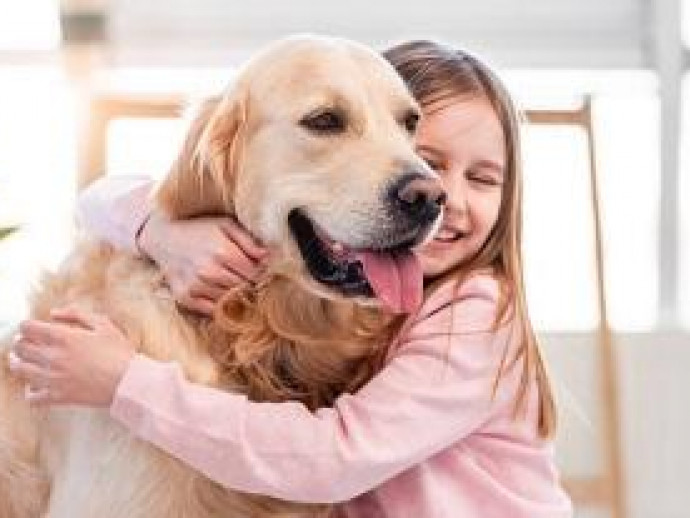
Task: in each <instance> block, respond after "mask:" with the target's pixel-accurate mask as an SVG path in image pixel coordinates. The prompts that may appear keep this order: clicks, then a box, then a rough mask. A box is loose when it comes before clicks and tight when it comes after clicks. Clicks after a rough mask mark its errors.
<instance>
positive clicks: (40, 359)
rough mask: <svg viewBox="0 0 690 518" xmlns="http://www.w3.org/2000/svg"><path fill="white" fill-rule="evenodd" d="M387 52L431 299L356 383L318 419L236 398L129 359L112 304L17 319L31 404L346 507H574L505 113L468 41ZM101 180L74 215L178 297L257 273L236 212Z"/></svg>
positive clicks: (204, 307)
mask: <svg viewBox="0 0 690 518" xmlns="http://www.w3.org/2000/svg"><path fill="white" fill-rule="evenodd" d="M385 55H386V57H387V58H388V59H389V60H390V62H391V63H392V64H393V65H394V66H395V67H396V69H397V70H398V71H399V73H400V74H401V75H402V76H403V78H404V79H405V80H406V81H407V82H408V84H409V86H410V88H411V90H412V92H413V94H414V95H415V97H416V98H417V99H418V100H419V101H420V104H421V105H422V108H423V112H424V117H423V119H422V121H421V123H420V126H419V130H418V134H417V137H416V145H417V150H418V152H419V153H420V154H421V156H423V157H424V158H425V159H426V160H427V161H428V162H429V164H430V165H431V166H432V167H433V168H434V169H435V170H436V171H438V173H439V175H440V176H441V178H442V181H443V183H444V186H445V189H446V191H447V194H448V202H447V207H446V212H445V216H444V221H443V225H442V228H441V230H440V231H439V232H438V234H437V235H436V237H435V239H433V240H432V241H431V242H429V243H428V244H427V245H426V246H425V247H424V248H423V249H422V250H420V251H419V255H420V259H421V261H422V265H423V269H424V273H425V288H426V289H425V300H424V304H423V306H422V308H421V309H420V310H419V311H418V312H417V313H416V314H414V315H410V317H409V318H408V320H407V321H406V322H405V323H404V324H403V326H402V328H401V332H400V334H399V338H398V339H396V340H395V341H394V342H393V343H392V344H390V346H389V350H388V355H387V357H386V362H385V365H384V366H383V367H382V368H381V369H380V371H379V372H378V374H377V375H376V376H374V378H373V379H371V380H370V382H369V383H368V384H367V385H365V386H364V387H363V388H362V389H361V390H360V391H358V392H357V393H355V394H343V395H342V396H341V397H340V398H338V399H337V401H336V402H335V404H334V405H333V407H332V408H322V409H320V410H318V411H316V412H315V413H313V414H312V413H310V412H309V411H307V409H306V408H305V407H304V406H302V405H301V404H300V403H295V402H285V403H253V402H249V401H248V400H247V399H246V397H244V396H242V395H236V394H229V393H225V392H219V391H215V390H212V389H209V388H207V387H201V386H195V385H193V384H191V383H189V382H188V381H186V380H185V379H183V377H182V376H181V374H180V371H179V369H178V368H176V366H175V365H174V364H164V363H158V362H155V361H153V360H151V359H149V358H146V357H143V356H140V355H136V354H135V352H134V345H133V344H131V343H129V342H128V341H127V340H126V339H125V337H124V336H123V335H122V334H121V333H120V332H119V331H118V329H117V328H116V327H115V326H114V325H113V324H112V323H111V322H110V321H109V320H108V319H107V318H106V317H104V316H99V315H92V314H85V313H83V312H78V311H76V310H73V309H66V310H61V311H56V312H55V313H54V318H55V321H53V322H38V321H27V322H24V323H23V325H22V327H21V337H20V339H19V340H18V342H17V346H16V355H14V357H13V360H12V361H11V363H12V368H13V369H15V370H16V371H17V372H19V373H20V374H22V375H23V376H24V378H25V379H26V382H27V384H28V386H30V387H31V386H33V387H44V388H43V389H40V390H30V391H28V394H29V397H30V399H31V400H32V402H33V403H34V404H39V405H42V404H84V405H90V406H104V407H109V410H110V413H111V415H112V416H113V418H115V419H116V420H118V421H120V422H121V423H122V424H123V425H125V426H127V427H129V429H130V430H131V431H132V432H133V433H134V434H137V435H138V436H140V437H141V438H143V439H145V440H148V441H151V442H152V443H154V444H156V445H157V446H159V447H160V448H162V449H164V450H166V451H168V452H169V453H170V454H172V455H174V456H176V457H178V458H180V459H182V460H183V461H184V462H187V463H188V464H190V465H191V466H193V467H194V468H196V469H198V470H200V471H202V472H203V473H205V474H206V475H207V476H209V477H210V478H212V479H214V480H216V481H217V482H219V483H221V484H223V485H225V486H227V487H231V488H234V489H237V490H243V491H248V492H255V493H262V494H266V495H270V496H274V497H277V498H283V499H288V500H296V501H303V502H344V501H347V503H345V504H343V505H342V506H340V507H339V512H340V513H341V515H342V516H347V517H367V518H375V517H396V518H403V517H415V518H432V517H437V518H443V517H465V518H471V517H483V518H520V517H525V518H539V517H544V518H547V517H548V518H559V517H569V516H571V514H572V510H571V504H570V501H569V499H568V498H567V496H566V495H565V493H564V492H563V490H562V489H561V488H560V486H559V482H558V477H557V473H556V469H555V467H554V463H553V458H552V442H551V439H552V436H553V433H554V427H555V409H554V402H553V399H552V394H551V389H550V387H549V383H548V379H547V376H546V373H545V370H544V365H543V363H542V359H541V357H540V354H539V350H538V348H537V343H536V341H535V338H534V335H533V332H532V329H531V326H530V323H529V320H528V315H527V308H526V305H525V295H524V287H523V280H522V271H521V268H522V261H521V255H520V217H521V194H520V193H521V170H520V152H519V139H518V123H517V117H516V112H515V109H514V107H513V104H512V102H511V100H510V98H509V96H508V94H507V93H506V90H505V89H504V87H503V86H502V84H501V83H500V81H499V80H498V79H497V78H496V77H495V75H494V74H493V73H492V72H491V71H490V70H489V69H487V67H486V66H485V65H483V64H482V63H481V62H479V61H478V60H477V59H476V58H474V57H472V56H469V55H467V54H465V53H463V52H460V51H456V50H452V49H449V48H446V47H444V46H441V45H439V44H436V43H432V42H425V41H415V42H408V43H404V44H401V45H398V46H396V47H393V48H392V49H390V50H389V51H387V52H386V53H385ZM121 181H122V180H120V182H121ZM114 182H115V181H113V180H111V181H107V180H106V181H105V182H102V183H101V184H100V185H97V186H96V187H94V188H92V189H91V190H90V192H88V193H86V194H85V195H84V198H83V201H82V204H83V207H82V208H83V210H84V212H85V216H86V223H87V224H88V225H89V226H90V227H91V229H92V230H94V231H95V232H96V233H98V234H100V235H102V236H103V237H105V238H106V239H109V240H110V241H112V242H113V243H115V244H117V245H120V246H125V247H129V248H130V249H132V250H135V247H137V248H138V250H139V251H140V252H141V253H144V254H146V255H148V256H149V257H151V258H152V259H154V260H155V261H157V262H158V263H159V265H160V266H161V268H162V269H163V271H164V272H165V274H166V276H167V278H168V280H169V283H170V285H171V288H172V290H173V292H174V294H175V295H176V297H177V298H178V299H179V300H180V302H181V303H182V304H184V305H186V306H188V307H190V308H192V309H196V310H197V311H202V312H209V311H210V310H211V308H212V305H213V301H214V300H215V299H217V298H218V297H219V296H220V295H221V293H222V292H223V289H225V288H226V287H228V286H231V285H232V284H233V283H236V282H240V281H241V280H242V279H243V278H251V277H252V276H253V275H255V273H256V270H257V263H258V262H259V261H260V260H261V258H262V253H263V252H262V251H261V249H260V247H259V245H258V244H256V243H254V242H252V240H251V238H250V237H249V236H247V235H245V234H244V233H243V232H242V230H241V229H240V228H239V227H238V226H237V225H236V224H234V223H233V222H231V221H228V220H222V219H206V220H193V221H182V222H173V221H168V220H166V219H165V218H164V217H163V216H161V215H160V214H157V213H155V212H154V213H153V214H152V215H151V217H148V216H147V214H148V212H149V211H148V209H147V208H146V204H145V200H146V198H147V195H148V191H149V190H150V188H151V187H150V183H143V184H142V183H137V182H136V181H129V183H127V182H125V185H124V187H125V188H124V191H122V183H119V184H118V183H114ZM190 242H194V243H195V247H193V249H191V250H190V247H189V246H188V243H190ZM74 324H77V325H74ZM445 330H449V331H448V332H445ZM45 365H49V366H50V368H47V367H45Z"/></svg>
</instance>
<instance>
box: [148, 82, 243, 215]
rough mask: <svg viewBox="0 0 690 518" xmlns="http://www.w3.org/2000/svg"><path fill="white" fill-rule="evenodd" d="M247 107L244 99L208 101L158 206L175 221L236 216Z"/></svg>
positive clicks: (161, 190)
mask: <svg viewBox="0 0 690 518" xmlns="http://www.w3.org/2000/svg"><path fill="white" fill-rule="evenodd" d="M246 120H247V110H246V103H245V102H244V101H243V99H242V98H240V97H239V96H233V95H225V96H222V97H213V98H210V99H207V100H206V101H205V102H204V103H203V104H202V105H201V107H200V109H199V111H198V113H197V115H196V117H195V118H194V119H193V121H192V123H191V126H190V128H189V130H188V132H187V136H186V138H185V142H184V144H183V146H182V150H181V152H180V154H179V155H178V157H177V159H176V160H175V162H174V163H173V166H172V168H171V170H170V173H169V174H168V175H167V176H166V177H165V178H164V179H163V181H162V183H161V184H160V185H159V186H158V190H157V193H156V201H157V203H158V205H159V206H160V207H161V208H162V209H163V210H164V211H165V212H166V213H167V214H168V215H169V216H170V217H172V218H173V219H179V218H188V217H193V216H203V215H220V214H232V213H234V210H233V202H232V200H233V193H234V190H235V177H236V170H237V167H238V163H239V160H240V154H241V147H242V140H243V135H242V133H243V129H244V126H245V123H246Z"/></svg>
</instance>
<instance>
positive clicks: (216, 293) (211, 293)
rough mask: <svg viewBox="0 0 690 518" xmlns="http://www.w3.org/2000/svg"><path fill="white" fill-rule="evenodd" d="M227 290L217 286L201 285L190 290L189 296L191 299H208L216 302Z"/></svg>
mask: <svg viewBox="0 0 690 518" xmlns="http://www.w3.org/2000/svg"><path fill="white" fill-rule="evenodd" d="M226 291H227V290H226V289H225V288H222V287H220V286H217V285H212V284H203V285H199V286H197V287H194V288H192V289H191V290H190V291H189V295H190V297H191V298H193V299H208V300H210V301H213V302H215V301H217V300H218V299H220V298H221V297H222V296H223V295H224V294H225V292H226Z"/></svg>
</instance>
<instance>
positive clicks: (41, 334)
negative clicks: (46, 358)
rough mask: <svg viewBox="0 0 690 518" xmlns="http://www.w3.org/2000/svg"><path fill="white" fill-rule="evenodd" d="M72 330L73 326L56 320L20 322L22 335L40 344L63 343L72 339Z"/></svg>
mask: <svg viewBox="0 0 690 518" xmlns="http://www.w3.org/2000/svg"><path fill="white" fill-rule="evenodd" d="M72 332H73V328H72V326H69V325H66V324H60V323H56V322H42V321H40V320H25V321H24V322H22V323H21V324H19V333H20V335H21V336H22V337H23V338H24V339H26V340H28V341H30V342H34V343H38V344H45V345H62V344H64V343H65V342H67V341H68V340H69V339H70V337H71V336H72Z"/></svg>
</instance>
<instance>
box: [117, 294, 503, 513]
mask: <svg viewBox="0 0 690 518" xmlns="http://www.w3.org/2000/svg"><path fill="white" fill-rule="evenodd" d="M480 288H481V285H480ZM470 291H473V290H470ZM495 294H496V292H495V290H486V289H479V290H474V292H472V293H469V294H466V295H464V296H462V297H461V298H460V299H459V300H457V302H455V303H454V304H452V305H446V306H445V307H442V308H441V309H439V310H438V311H436V312H434V313H433V314H431V315H429V316H427V317H426V318H424V319H422V320H421V321H419V322H417V323H416V324H415V325H414V326H413V327H412V329H411V331H410V333H409V334H408V335H407V339H406V340H404V341H403V342H402V344H401V345H400V346H399V347H398V348H397V349H396V350H395V352H394V354H393V356H392V358H391V359H390V360H389V363H388V364H387V366H386V367H385V368H384V369H383V370H382V371H381V372H380V373H379V374H377V375H376V376H375V377H374V378H373V379H372V380H371V381H370V382H369V383H368V384H367V385H366V386H364V387H363V388H362V389H361V390H360V391H359V392H357V393H356V394H345V395H342V396H341V397H340V398H338V400H337V401H336V403H335V405H334V407H333V408H323V409H320V410H318V411H317V412H315V413H313V414H312V413H310V412H309V411H308V409H307V408H306V407H305V406H303V405H302V404H300V403H297V402H285V403H253V402H250V401H248V400H247V399H246V397H244V396H241V395H236V394H230V393H226V392H222V391H218V390H213V389H210V388H207V387H203V386H198V385H194V384H191V383H189V382H188V381H186V380H185V379H184V378H183V375H182V372H181V370H180V368H179V366H177V365H176V364H172V363H169V364H165V363H158V362H155V361H153V360H151V359H148V358H145V357H143V356H137V357H136V358H135V359H134V360H133V361H132V363H131V365H130V367H129V369H128V371H127V372H126V374H125V376H124V377H123V379H122V381H121V383H120V385H119V387H118V391H117V394H116V396H115V399H114V401H113V404H112V406H111V409H110V411H111V415H112V416H113V417H115V418H116V419H117V420H119V421H120V422H122V423H123V424H125V425H126V426H128V427H129V428H130V429H131V430H132V431H133V432H134V433H135V434H137V435H138V436H140V437H141V438H143V439H145V440H148V441H150V442H152V443H154V444H155V445H157V446H158V447H160V448H162V449H163V450H165V451H167V452H169V453H170V454H172V455H174V456H175V457H178V458H180V459H181V460H182V461H184V462H186V463H187V464H189V465H191V466H192V467H194V468H196V469H198V470H200V471H201V472H203V473H204V474H206V475H207V476H208V477H209V478H211V479H213V480H215V481H217V482H219V483H220V484H223V485H224V486H227V487H231V488H233V489H236V490H240V491H246V492H251V493H261V494H265V495H269V496H273V497H276V498H282V499H287V500H294V501H302V502H314V503H315V502H340V501H344V500H348V499H351V498H353V497H355V496H356V495H359V494H361V493H363V492H365V491H368V490H370V489H372V488H374V487H376V486H378V485H379V484H381V483H382V482H384V481H386V480H387V479H389V478H391V477H393V476H394V475H396V474H398V473H400V472H402V471H404V470H405V469H407V468H409V467H411V466H413V465H415V464H417V463H419V462H421V461H423V460H424V459H426V458H428V457H430V456H432V455H433V454H434V453H436V452H438V451H440V450H442V449H445V448H446V447H448V446H450V445H451V444H453V443H454V442H456V441H458V440H459V439H462V438H463V437H466V436H467V435H469V434H471V433H472V432H473V431H475V430H476V429H477V428H479V427H480V426H481V425H482V424H483V423H484V422H485V421H486V420H487V419H488V418H489V416H490V415H491V412H492V404H493V403H492V400H491V389H492V383H493V381H494V376H495V374H496V369H497V368H498V364H499V361H500V357H501V353H502V352H503V350H504V346H505V345H506V343H507V342H506V340H508V339H510V336H511V333H510V330H509V328H511V327H512V326H506V327H505V328H502V329H501V330H499V331H498V332H496V333H493V332H488V328H489V327H490V326H491V324H492V322H493V316H494V311H495V306H496V299H495ZM451 318H452V322H451ZM451 325H452V328H453V332H452V334H451V336H450V337H449V335H448V333H447V331H448V330H450V327H451ZM458 329H460V330H461V331H458ZM449 338H450V339H449ZM499 387H500V385H499ZM494 401H495V400H494Z"/></svg>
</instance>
